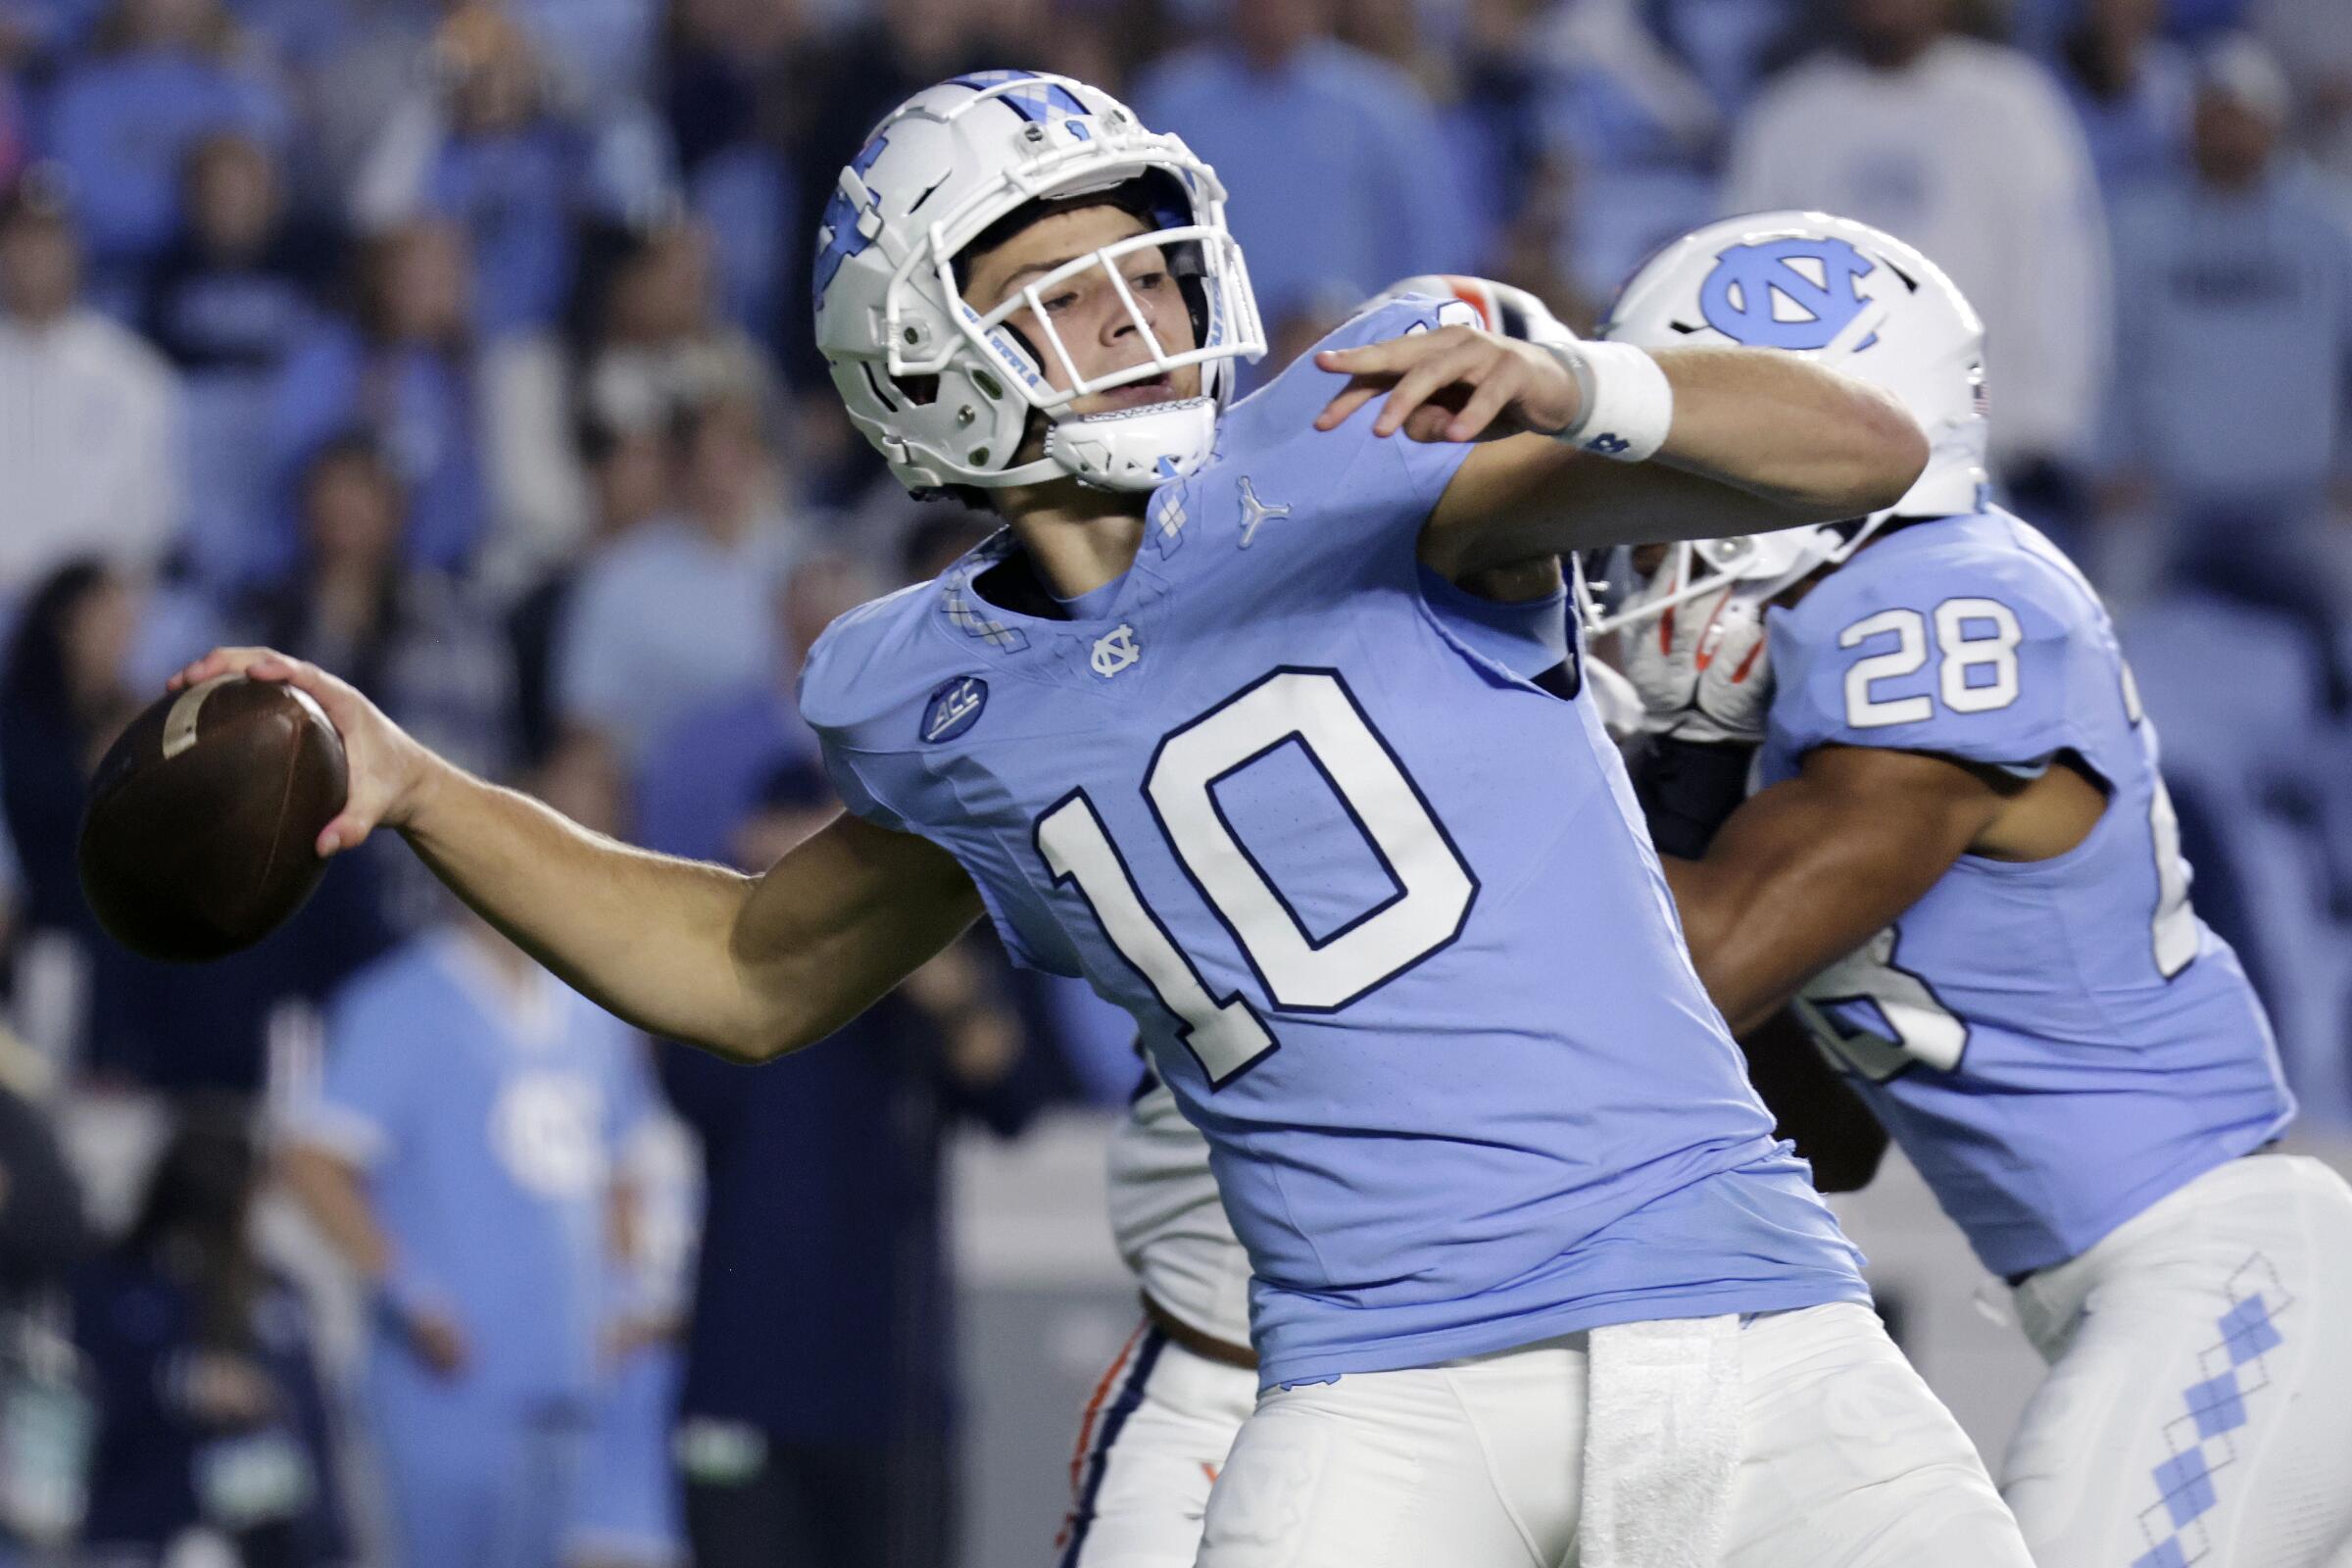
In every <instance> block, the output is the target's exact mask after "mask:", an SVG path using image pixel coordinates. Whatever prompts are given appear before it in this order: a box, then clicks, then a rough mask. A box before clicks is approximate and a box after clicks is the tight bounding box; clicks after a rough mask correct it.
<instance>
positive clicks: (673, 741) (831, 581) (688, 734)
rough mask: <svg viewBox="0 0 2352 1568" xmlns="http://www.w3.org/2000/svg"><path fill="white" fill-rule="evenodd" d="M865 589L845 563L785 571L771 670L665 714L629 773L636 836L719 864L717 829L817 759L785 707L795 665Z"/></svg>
mask: <svg viewBox="0 0 2352 1568" xmlns="http://www.w3.org/2000/svg"><path fill="white" fill-rule="evenodd" d="M957 554H961V552H960V551H958V552H957ZM871 588H872V583H871V580H870V579H869V578H867V577H866V575H865V574H864V572H862V571H861V570H860V569H858V566H857V565H856V564H853V563H852V562H851V561H850V560H849V559H848V558H847V557H844V556H840V555H835V554H830V553H828V554H822V555H814V556H810V557H808V558H806V559H804V560H803V561H801V562H800V563H799V564H796V565H795V566H794V567H793V569H792V572H791V574H790V575H789V576H788V577H786V578H784V579H782V580H781V581H780V582H779V584H778V592H777V593H776V595H775V599H774V614H775V619H776V634H775V646H776V648H777V650H778V657H777V660H776V662H775V664H774V667H773V668H771V669H768V670H763V671H761V672H760V675H759V677H758V678H756V679H754V680H751V681H747V682H745V683H743V684H742V685H740V686H737V687H732V688H729V689H728V690H726V691H724V692H721V693H719V694H717V695H715V696H713V697H711V698H710V699H708V700H706V701H705V702H703V703H701V704H698V705H696V706H694V707H692V708H689V709H687V710H686V711H683V712H674V713H670V714H667V715H664V718H665V722H664V723H663V725H662V728H660V729H659V730H657V731H655V732H654V740H653V744H652V745H650V746H648V747H647V748H646V750H645V760H644V763H643V765H642V766H641V767H640V768H639V769H638V774H637V803H636V805H637V809H636V816H635V825H636V831H635V834H634V835H633V836H634V837H636V838H637V839H638V840H639V841H640V842H642V843H645V844H649V845H652V846H654V847H655V848H657V849H662V850H665V851H667V852H668V853H670V854H672V855H684V856H689V857H692V858H700V859H723V858H726V856H727V848H728V847H727V841H726V837H725V831H726V830H725V824H727V823H730V822H736V821H740V820H742V819H743V817H744V816H745V815H747V814H748V813H749V812H750V810H751V809H752V805H753V803H754V802H755V801H756V800H757V799H758V798H759V792H760V786H761V785H762V784H763V783H764V782H765V781H766V780H767V779H769V778H770V777H772V776H774V774H775V773H776V772H777V770H778V769H780V768H784V767H787V766H791V765H795V764H806V763H812V762H813V761H814V760H815V759H816V735H815V733H814V732H813V731H812V730H810V729H809V726H808V725H807V724H806V723H804V722H803V721H802V719H801V714H800V709H799V708H798V706H797V705H795V703H794V702H793V690H794V687H795V685H796V684H797V683H798V681H799V678H800V672H801V663H802V661H804V660H805V659H806V658H807V657H808V654H809V645H810V644H812V643H814V642H815V641H816V639H817V637H818V636H819V635H820V634H821V633H822V632H823V631H824V629H825V628H826V627H827V626H828V625H830V624H832V622H833V620H834V618H835V617H836V616H838V615H841V614H844V613H847V612H849V611H851V610H854V609H856V608H857V607H858V605H859V604H862V603H863V602H864V601H865V600H866V599H868V598H869V597H871V593H870V590H871Z"/></svg>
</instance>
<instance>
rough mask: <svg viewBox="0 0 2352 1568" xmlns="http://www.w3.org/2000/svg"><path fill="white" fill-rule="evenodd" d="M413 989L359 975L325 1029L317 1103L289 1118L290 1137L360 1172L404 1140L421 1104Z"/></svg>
mask: <svg viewBox="0 0 2352 1568" xmlns="http://www.w3.org/2000/svg"><path fill="white" fill-rule="evenodd" d="M421 1026H422V1019H421V1017H420V1009H419V1007H418V1006H417V999H416V995H415V987H414V986H413V985H411V984H404V983H403V981H402V978H401V977H400V976H399V975H397V974H385V973H380V972H379V973H375V974H363V975H362V976H361V977H360V978H359V979H357V980H355V981H353V982H352V984H351V985H350V986H349V987H347V988H346V989H345V990H344V991H343V993H342V994H341V995H340V996H338V997H337V998H336V999H335V1001H334V1003H333V1005H331V1006H330V1008H329V1010H328V1014H327V1022H326V1070H325V1073H324V1075H323V1077H322V1079H321V1081H320V1084H319V1094H318V1098H317V1099H316V1100H315V1101H314V1102H312V1103H310V1104H308V1105H306V1106H302V1107H300V1108H298V1109H297V1110H296V1111H295V1112H294V1115H293V1122H294V1130H295V1133H296V1136H297V1137H298V1138H299V1139H300V1140H301V1141H302V1142H304V1143H309V1144H314V1145H318V1146H320V1147H323V1148H325V1149H327V1150H330V1151H332V1152H334V1153H337V1154H339V1155H341V1156H342V1157H344V1158H345V1159H348V1160H350V1161H351V1162H352V1163H353V1164H354V1165H357V1166H359V1167H361V1168H362V1169H370V1168H373V1167H374V1166H377V1165H380V1164H382V1163H383V1162H384V1161H385V1160H386V1159H387V1158H389V1157H390V1156H391V1155H392V1154H393V1153H394V1152H397V1151H398V1150H399V1148H400V1147H401V1145H402V1144H403V1143H405V1142H407V1141H408V1140H409V1138H410V1136H411V1129H412V1127H413V1126H414V1125H415V1118H416V1116H417V1113H418V1112H419V1110H420V1109H422V1108H423V1107H424V1106H425V1105H426V1104H427V1103H428V1100H429V1090H430V1086H429V1085H428V1084H427V1083H426V1082H425V1081H424V1079H425V1072H426V1069H425V1057H426V1053H425V1052H424V1051H422V1050H420V1049H419V1044H420V1042H419V1040H418V1034H419V1031H420V1027H421Z"/></svg>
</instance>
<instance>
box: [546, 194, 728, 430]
mask: <svg viewBox="0 0 2352 1568" xmlns="http://www.w3.org/2000/svg"><path fill="white" fill-rule="evenodd" d="M712 260H713V257H712V248H711V231H710V230H709V229H707V228H705V227H704V226H703V225H702V224H700V223H695V222H680V223H669V224H665V225H663V226H662V227H660V228H656V229H653V230H651V231H648V232H645V233H642V234H638V235H635V236H633V237H632V238H631V239H630V240H629V241H628V243H627V245H626V247H625V248H624V249H623V250H622V252H621V253H620V254H619V256H618V257H616V258H615V260H614V262H613V267H612V270H611V274H610V276H609V277H608V279H607V281H606V285H605V288H604V290H603V300H602V306H603V308H602V310H601V311H600V312H599V313H598V314H599V319H598V321H597V334H596V343H595V347H594V349H593V351H592V353H591V356H590V359H589V363H588V366H587V373H586V378H585V397H586V401H587V404H588V407H589V410H590V411H591V414H592V416H593V417H596V418H598V419H601V420H603V421H604V422H605V423H607V424H609V425H613V426H615V427H627V428H634V429H643V428H647V427H649V426H657V425H660V424H661V423H662V422H663V421H665V420H667V419H668V418H669V417H671V416H672V415H674V414H675V413H676V412H677V411H679V410H681V409H689V408H699V407H702V406H704V405H707V404H710V403H712V402H714V401H716V400H718V399H721V398H726V399H732V400H738V401H743V402H747V403H749V404H751V405H752V406H753V407H755V408H758V409H760V410H761V411H762V412H764V411H765V410H766V409H767V408H768V407H769V406H770V403H771V400H772V395H773V387H772V385H771V383H770V381H769V377H768V373H767V366H766V363H765V361H764V360H762V359H761V357H760V350H759V347H758V346H757V345H756V344H754V343H753V341H752V340H751V338H750V337H749V336H747V335H746V334H745V333H744V331H743V330H742V328H740V327H738V326H735V325H733V324H732V323H731V322H729V321H727V320H725V319H722V318H721V316H720V315H719V311H718V300H717V291H716V289H715V287H714V282H715V279H714V278H713V276H712V273H711V264H712Z"/></svg>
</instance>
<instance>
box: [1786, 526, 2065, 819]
mask: <svg viewBox="0 0 2352 1568" xmlns="http://www.w3.org/2000/svg"><path fill="white" fill-rule="evenodd" d="M1882 548H1884V547H1882ZM1871 554H1872V552H1867V551H1866V552H1865V553H1864V554H1863V556H1861V557H1860V558H1858V559H1857V560H1856V561H1855V563H1854V564H1851V565H1848V566H1847V567H1845V568H1844V569H1843V570H1841V571H1839V572H1838V573H1837V574H1836V575H1834V576H1832V577H1830V578H1828V579H1827V580H1825V581H1824V582H1823V583H1822V585H1821V586H1820V587H1819V588H1817V589H1815V590H1814V592H1813V593H1812V594H1811V595H1809V596H1808V597H1807V598H1806V599H1805V600H1804V601H1803V602H1802V603H1801V604H1799V605H1798V606H1797V607H1796V608H1795V610H1793V611H1790V612H1776V613H1774V615H1773V617H1772V629H1771V638H1772V642H1771V657H1772V662H1773V668H1774V671H1775V675H1774V679H1775V682H1776V687H1775V695H1774V697H1773V703H1772V711H1771V714H1770V717H1769V720H1768V722H1769V725H1770V727H1771V729H1772V730H1773V731H1774V738H1775V740H1776V741H1778V742H1779V743H1780V744H1781V746H1782V748H1783V750H1784V755H1786V756H1788V757H1789V758H1790V759H1792V760H1793V759H1796V758H1800V757H1802V756H1803V755H1804V754H1805V753H1806V752H1809V751H1811V750H1813V749H1814V748H1815V747H1819V746H1871V747H1879V748H1883V749H1887V750H1894V751H1907V752H1933V753H1936V754H1938V755H1941V756H1946V757H1952V758H1957V759H1959V760H1964V761H1969V762H1979V763H1985V764H1989V765H1991V766H1995V767H2002V768H2007V769H2010V770H2012V771H2016V772H2021V773H2026V774H2033V773H2038V772H2039V771H2040V770H2041V769H2042V768H2043V767H2044V766H2046V765H2047V763H2048V762H2049V760H2050V759H2051V758H2052V757H2053V756H2055V755H2056V754H2057V753H2058V752H2060V751H2061V750H2064V749H2065V748H2066V747H2068V746H2069V745H2071V744H2074V743H2075V725H2074V723H2073V721H2072V720H2071V718H2070V714H2069V707H2070V702H2071V701H2072V700H2073V698H2074V696H2075V695H2076V693H2077V679H2076V677H2077V665H2078V663H2079V655H2078V653H2077V646H2078V641H2079V632H2080V630H2081V628H2082V620H2083V617H2084V615H2085V614H2086V613H2087V607H2083V608H2081V609H2078V608H2077V606H2076V605H2075V604H2074V603H2073V602H2072V601H2073V590H2071V588H2070V587H2069V586H2068V585H2065V584H2063V583H2061V582H2059V581H2058V580H2057V579H2056V578H2055V576H2054V574H2050V573H2048V572H2047V571H2046V570H2045V569H2044V568H2042V567H2040V566H2039V565H2038V564H2035V563H2033V562H2031V561H2028V560H2026V559H2025V558H2023V556H2022V553H2021V555H2020V558H2019V560H2017V561H2015V562H2003V561H1993V560H1984V561H1978V562H1952V561H1948V560H1947V561H1936V560H1932V559H1931V560H1924V561H1920V562H1917V563H1915V564H1909V565H1905V566H1903V567H1900V568H1898V569H1893V570H1886V569H1868V566H1867V565H1866V564H1869V565H1876V564H1871V563H1870V562H1869V558H1870V555H1871ZM1849 573H1851V574H1852V575H1851V576H1850V577H1849V575H1848V574H1849Z"/></svg>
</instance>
